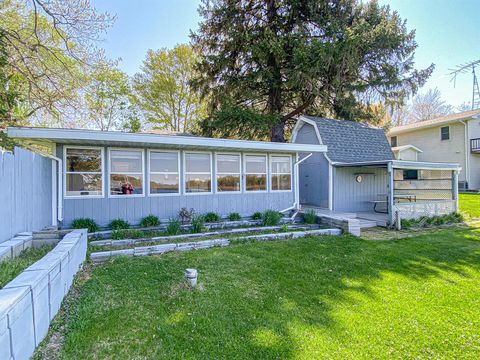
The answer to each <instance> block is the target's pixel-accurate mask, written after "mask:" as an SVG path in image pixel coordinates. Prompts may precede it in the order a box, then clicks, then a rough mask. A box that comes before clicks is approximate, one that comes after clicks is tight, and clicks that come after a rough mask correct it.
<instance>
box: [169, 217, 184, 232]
mask: <svg viewBox="0 0 480 360" xmlns="http://www.w3.org/2000/svg"><path fill="white" fill-rule="evenodd" d="M181 230H182V224H181V223H180V220H178V219H175V218H172V219H170V220H168V224H167V229H166V232H167V234H168V235H178V234H180V231H181Z"/></svg>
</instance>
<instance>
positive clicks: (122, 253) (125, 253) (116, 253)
mask: <svg viewBox="0 0 480 360" xmlns="http://www.w3.org/2000/svg"><path fill="white" fill-rule="evenodd" d="M134 252H135V249H122V250H115V251H112V253H111V254H110V256H133V255H134Z"/></svg>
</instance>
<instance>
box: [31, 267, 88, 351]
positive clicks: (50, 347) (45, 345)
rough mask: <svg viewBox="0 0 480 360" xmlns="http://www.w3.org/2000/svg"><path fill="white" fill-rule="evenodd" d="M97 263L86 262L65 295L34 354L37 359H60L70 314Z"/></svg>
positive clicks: (73, 310) (72, 312)
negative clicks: (45, 335)
mask: <svg viewBox="0 0 480 360" xmlns="http://www.w3.org/2000/svg"><path fill="white" fill-rule="evenodd" d="M94 267H95V265H94V264H92V263H90V262H86V263H85V264H84V265H83V269H82V270H81V271H79V272H78V273H77V275H76V276H75V280H74V282H73V285H72V287H71V288H70V290H69V292H68V294H67V296H66V297H65V299H64V301H63V303H62V306H61V308H60V310H59V312H58V314H57V315H56V316H55V317H54V318H53V320H52V323H51V324H50V328H49V330H48V334H47V337H46V338H45V339H44V340H43V341H42V342H41V343H40V345H39V346H38V348H37V350H36V351H35V353H34V354H33V357H32V358H33V359H35V360H47V359H48V360H56V359H60V349H61V348H62V344H63V340H64V334H65V328H66V325H67V324H68V321H69V314H75V313H76V311H75V308H76V307H77V306H78V303H79V300H80V296H81V294H82V288H83V286H84V285H85V283H86V282H87V281H88V280H90V278H91V275H92V272H93V269H94Z"/></svg>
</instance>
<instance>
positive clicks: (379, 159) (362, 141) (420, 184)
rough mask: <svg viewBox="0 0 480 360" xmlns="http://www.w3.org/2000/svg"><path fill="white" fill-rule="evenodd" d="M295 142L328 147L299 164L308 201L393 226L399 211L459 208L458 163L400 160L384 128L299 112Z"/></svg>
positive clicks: (304, 199)
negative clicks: (396, 156) (395, 154)
mask: <svg viewBox="0 0 480 360" xmlns="http://www.w3.org/2000/svg"><path fill="white" fill-rule="evenodd" d="M292 142H294V143H298V144H316V145H326V146H327V149H328V150H327V152H324V153H314V154H312V155H311V156H309V157H308V158H306V159H305V160H304V161H303V162H302V163H301V164H300V166H299V167H300V173H299V176H300V180H299V181H300V202H301V203H302V204H303V205H304V206H313V207H316V208H320V209H325V210H326V211H329V212H330V213H332V212H333V213H344V214H346V216H352V217H358V218H359V219H367V220H375V221H376V222H377V224H378V225H385V224H390V225H392V224H393V223H394V222H395V217H396V214H397V213H398V214H400V216H401V217H402V218H417V217H420V216H431V215H438V214H446V213H450V212H453V211H456V210H457V206H458V201H457V200H458V195H457V190H458V187H457V181H456V179H457V177H458V172H459V170H460V167H459V165H458V164H445V163H432V162H417V161H412V160H416V159H406V160H396V159H395V156H394V154H393V152H392V149H391V148H390V144H389V142H388V140H387V137H386V136H385V133H384V131H383V129H379V128H373V127H371V126H368V125H365V124H362V123H359V122H354V121H341V120H332V119H324V118H319V117H312V116H301V117H299V118H298V121H297V123H296V125H295V128H294V129H293V133H292ZM402 150H403V149H400V152H401V151H402ZM405 154H407V153H405ZM304 156H308V155H304ZM381 214H383V215H381Z"/></svg>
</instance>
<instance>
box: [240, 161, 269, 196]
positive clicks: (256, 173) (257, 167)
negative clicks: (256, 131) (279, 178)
mask: <svg viewBox="0 0 480 360" xmlns="http://www.w3.org/2000/svg"><path fill="white" fill-rule="evenodd" d="M245 190H246V191H267V156H266V155H245Z"/></svg>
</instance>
